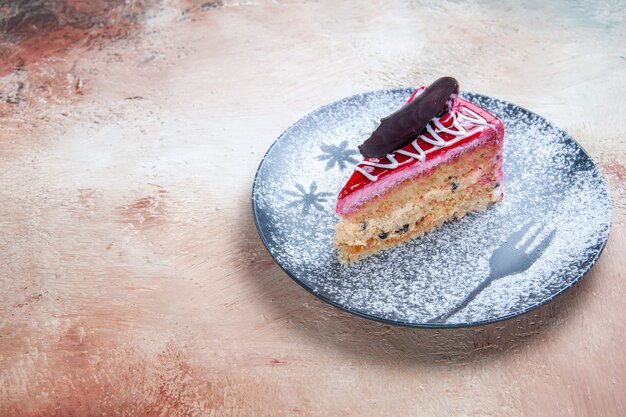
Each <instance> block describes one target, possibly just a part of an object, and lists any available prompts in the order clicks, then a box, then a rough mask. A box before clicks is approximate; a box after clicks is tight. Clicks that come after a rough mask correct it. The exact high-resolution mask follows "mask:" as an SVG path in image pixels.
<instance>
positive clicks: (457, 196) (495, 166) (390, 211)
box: [334, 77, 504, 263]
mask: <svg viewBox="0 0 626 417" xmlns="http://www.w3.org/2000/svg"><path fill="white" fill-rule="evenodd" d="M457 94H458V83H457V82H456V80H455V79H453V78H450V77H443V78H440V79H438V80H437V81H435V82H434V83H433V84H432V85H431V86H429V87H428V88H426V87H422V88H419V89H418V90H417V91H415V92H414V93H413V95H411V97H410V98H409V99H408V101H407V103H406V104H405V105H404V106H403V107H402V108H401V109H399V110H398V111H396V112H395V113H393V114H392V115H390V116H388V117H386V118H383V119H382V120H381V124H380V126H379V127H378V128H377V129H376V131H374V133H373V134H372V136H371V137H370V138H369V139H368V140H366V141H365V142H364V143H363V144H362V145H361V146H360V147H359V150H360V151H361V154H362V155H363V156H364V159H363V160H362V161H361V162H359V163H358V164H357V166H356V168H355V170H354V173H353V174H352V176H351V177H350V179H349V180H348V182H347V183H346V185H345V186H344V187H343V189H342V190H341V191H340V193H339V197H338V200H337V207H336V212H337V215H338V216H339V221H338V223H337V225H336V227H335V237H334V243H335V246H336V248H337V250H338V257H339V259H340V260H341V261H342V262H344V263H349V262H354V261H357V260H359V259H362V258H364V257H366V256H369V255H372V254H374V253H376V252H378V251H380V250H382V249H386V248H390V247H392V246H395V245H398V244H400V243H403V242H406V241H407V240H409V239H412V238H415V237H418V236H421V235H423V234H424V233H427V232H430V231H432V230H433V229H436V228H437V227H440V226H441V225H442V224H443V223H444V222H446V221H449V220H452V219H454V218H457V219H458V218H461V217H463V216H464V215H465V214H467V213H468V212H470V211H478V210H482V209H484V208H486V207H487V206H489V205H490V204H493V203H496V202H498V201H501V200H502V195H503V194H502V189H503V187H502V145H503V139H504V125H503V124H502V122H501V121H500V120H499V119H498V118H496V117H495V116H493V115H492V114H490V113H489V112H487V111H486V110H484V109H482V108H481V107H479V106H477V105H475V104H472V103H470V102H468V101H466V100H463V99H461V98H459V97H458V96H457Z"/></svg>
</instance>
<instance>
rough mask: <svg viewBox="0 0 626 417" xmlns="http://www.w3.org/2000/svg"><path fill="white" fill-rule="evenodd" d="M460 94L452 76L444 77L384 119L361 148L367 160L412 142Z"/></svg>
mask: <svg viewBox="0 0 626 417" xmlns="http://www.w3.org/2000/svg"><path fill="white" fill-rule="evenodd" d="M458 92H459V83H458V82H457V80H455V79H454V78H452V77H441V78H439V79H438V80H437V81H435V82H434V83H432V84H431V85H430V86H429V87H428V88H426V90H424V91H423V92H422V93H421V94H420V95H418V96H417V97H415V98H414V99H413V100H412V101H411V102H409V103H407V104H405V105H404V106H403V107H402V108H400V109H399V110H397V111H395V112H394V113H392V114H390V115H389V116H387V117H383V118H382V119H381V120H380V126H378V127H377V128H376V130H375V131H374V133H372V136H370V137H369V139H367V140H366V141H365V142H363V144H362V145H361V146H359V151H360V152H361V155H363V156H364V157H365V158H382V157H383V156H385V155H387V154H389V153H391V152H393V151H395V150H397V149H400V148H401V147H403V146H404V145H406V144H408V143H409V142H411V141H412V140H413V139H415V137H417V135H419V134H420V133H421V132H422V130H424V128H425V127H426V125H427V124H428V122H430V121H431V120H432V119H433V118H434V117H437V116H439V115H441V114H442V113H443V112H444V111H445V110H446V109H449V108H450V107H451V106H452V104H453V102H454V100H455V98H456V96H457V94H458Z"/></svg>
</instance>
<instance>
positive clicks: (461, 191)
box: [334, 143, 502, 263]
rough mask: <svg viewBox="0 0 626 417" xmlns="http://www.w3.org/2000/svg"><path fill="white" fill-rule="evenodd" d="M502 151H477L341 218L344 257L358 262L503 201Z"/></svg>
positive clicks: (338, 236) (339, 242)
mask: <svg viewBox="0 0 626 417" xmlns="http://www.w3.org/2000/svg"><path fill="white" fill-rule="evenodd" d="M500 152H501V148H500V146H499V144H498V143H492V144H489V145H486V146H481V147H478V148H474V149H471V150H469V151H467V152H465V153H464V154H462V155H459V156H457V157H455V158H453V159H451V160H449V161H447V162H445V163H442V164H439V165H438V166H437V167H436V169H433V170H430V171H429V172H423V173H422V174H421V175H419V176H418V177H416V178H411V179H408V180H405V181H404V182H403V183H401V184H399V185H398V186H396V187H394V188H392V189H390V190H388V191H387V192H385V193H384V194H381V195H379V196H376V197H375V198H373V199H371V200H370V201H368V202H367V203H365V204H364V205H363V206H362V207H360V210H358V211H357V212H355V213H353V214H349V215H345V216H341V218H340V220H339V222H338V223H337V225H336V226H335V238H334V243H335V246H336V248H337V250H338V257H339V259H340V260H341V261H342V262H345V263H349V262H354V261H357V260H359V259H362V258H364V257H366V256H369V255H372V254H374V253H376V252H378V251H380V250H382V249H386V248H389V247H392V246H395V245H397V244H399V243H402V242H406V241H408V240H409V239H412V238H415V237H418V236H421V235H423V234H424V233H427V232H430V231H432V230H434V229H436V228H438V227H440V226H441V225H442V224H443V223H445V222H446V221H449V220H452V219H454V218H461V217H463V216H464V215H465V214H467V213H468V212H470V211H478V210H482V209H484V208H486V207H487V206H488V205H490V204H492V203H495V202H498V201H500V200H501V199H502V184H501V181H502V171H501V154H500Z"/></svg>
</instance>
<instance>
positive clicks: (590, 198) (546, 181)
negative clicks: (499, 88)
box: [252, 89, 611, 327]
mask: <svg viewBox="0 0 626 417" xmlns="http://www.w3.org/2000/svg"><path fill="white" fill-rule="evenodd" d="M411 92H412V90H410V89H397V90H384V91H375V92H371V93H365V94H359V95H355V96H352V97H347V98H345V99H342V100H339V101H337V102H335V103H332V104H329V105H327V106H324V107H321V108H319V109H318V110H315V111H314V112H312V113H310V114H308V115H307V116H305V117H304V118H302V119H300V120H299V121H298V122H297V123H296V124H294V125H293V126H292V127H290V128H289V129H288V130H287V131H286V132H285V133H283V134H282V135H281V136H280V137H279V138H278V140H277V141H276V142H275V143H274V144H273V145H272V147H271V148H270V149H269V151H268V152H267V154H266V155H265V157H264V159H263V161H262V162H261V165H260V166H259V169H258V171H257V175H256V178H255V180H254V186H253V191H252V205H253V212H254V219H255V223H256V226H257V230H258V232H259V235H260V237H261V239H262V241H263V243H264V244H265V246H266V247H267V250H268V251H269V253H270V254H271V256H272V257H273V258H274V260H275V261H276V262H277V263H278V265H280V266H281V268H283V269H284V270H285V272H286V273H287V274H288V275H289V276H290V277H291V278H293V279H294V280H295V281H296V282H297V283H298V284H300V285H302V286H303V287H304V288H305V289H307V290H308V291H310V292H311V293H313V294H314V295H316V296H317V297H319V298H321V299H322V300H324V301H326V302H328V303H330V304H332V305H335V306H337V307H339V308H341V309H344V310H346V311H349V312H351V313H354V314H357V315H359V316H363V317H366V318H369V319H373V320H378V321H383V322H387V323H392V324H399V325H406V326H417V327H461V326H471V325H478V324H485V323H490V322H494V321H498V320H503V319H506V318H510V317H513V316H516V315H519V314H523V313H526V312H528V311H530V310H532V309H534V308H536V307H538V306H540V305H542V304H544V303H546V302H548V301H550V300H551V299H553V298H554V297H555V296H557V295H558V294H561V293H562V292H563V291H565V290H566V289H568V288H570V287H571V286H572V285H573V284H574V283H575V282H576V281H578V280H579V279H580V278H581V277H582V276H583V275H584V274H585V273H586V272H587V271H588V270H589V269H590V268H591V266H592V265H593V263H594V262H595V261H596V259H597V258H598V257H599V256H600V253H601V252H602V249H603V248H604V245H605V243H606V240H607V238H608V235H609V229H610V222H611V201H610V197H609V193H608V190H607V186H606V183H605V181H604V179H603V177H602V175H601V173H600V171H599V170H598V168H597V167H596V165H595V164H594V162H593V161H592V160H591V158H590V157H589V155H587V153H586V152H585V151H584V150H583V149H582V148H581V147H580V145H578V143H576V141H574V140H573V139H572V138H571V137H570V136H569V135H568V134H567V133H566V132H564V131H563V130H561V129H559V128H558V127H556V126H554V125H553V124H552V123H550V122H548V121H546V120H545V119H544V118H542V117H541V116H538V115H536V114H534V113H531V112H529V111H528V110H525V109H523V108H521V107H518V106H516V105H513V104H510V103H506V102H503V101H501V100H497V99H493V98H490V97H486V96H482V95H478V94H470V93H463V94H462V95H461V96H462V97H463V98H465V99H467V100H470V101H472V102H474V103H476V104H478V105H479V106H481V107H483V108H485V109H487V110H489V111H490V112H492V113H493V114H494V115H496V116H497V117H499V118H500V119H501V120H502V121H503V122H504V125H505V130H506V133H505V146H504V159H503V170H504V175H505V180H504V195H505V197H504V201H503V202H502V203H500V204H497V205H495V206H492V207H490V208H488V209H487V210H485V211H482V212H480V213H472V214H469V215H467V216H465V217H464V218H462V219H460V220H457V221H452V222H449V223H447V224H445V225H444V226H443V227H441V228H440V229H438V230H436V231H434V232H432V233H430V234H427V235H425V236H423V237H421V238H417V239H414V240H412V241H410V242H409V243H407V244H404V245H402V246H399V247H396V248H393V249H390V250H387V251H383V252H381V253H380V254H377V255H375V256H372V257H370V258H367V259H365V260H363V261H361V262H358V263H356V264H354V265H350V266H347V267H346V266H342V265H341V264H340V263H339V262H338V261H337V259H336V257H335V253H334V250H333V245H332V238H333V230H334V229H333V227H334V224H335V223H336V221H337V216H336V215H335V211H334V205H335V202H336V196H337V194H338V192H339V190H340V189H341V187H342V186H343V184H344V183H345V182H346V180H347V179H348V177H349V176H350V174H351V173H352V170H353V167H354V164H355V163H356V162H358V160H359V159H360V156H359V154H358V152H357V145H359V144H360V143H362V142H363V141H364V140H365V139H366V138H367V137H368V136H369V133H371V132H372V130H373V129H374V128H375V127H376V125H377V122H378V120H379V119H380V118H381V117H383V116H385V115H387V114H389V113H391V112H393V111H394V110H396V109H397V108H398V107H400V106H401V105H402V104H403V103H404V102H405V100H406V98H407V97H408V96H409V95H410V94H411Z"/></svg>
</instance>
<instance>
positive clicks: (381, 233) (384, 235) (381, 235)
mask: <svg viewBox="0 0 626 417" xmlns="http://www.w3.org/2000/svg"><path fill="white" fill-rule="evenodd" d="M387 236H389V233H387V232H380V233H379V234H378V237H379V238H381V239H387Z"/></svg>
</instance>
